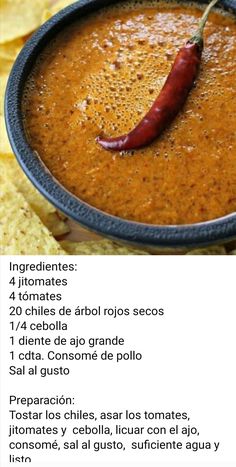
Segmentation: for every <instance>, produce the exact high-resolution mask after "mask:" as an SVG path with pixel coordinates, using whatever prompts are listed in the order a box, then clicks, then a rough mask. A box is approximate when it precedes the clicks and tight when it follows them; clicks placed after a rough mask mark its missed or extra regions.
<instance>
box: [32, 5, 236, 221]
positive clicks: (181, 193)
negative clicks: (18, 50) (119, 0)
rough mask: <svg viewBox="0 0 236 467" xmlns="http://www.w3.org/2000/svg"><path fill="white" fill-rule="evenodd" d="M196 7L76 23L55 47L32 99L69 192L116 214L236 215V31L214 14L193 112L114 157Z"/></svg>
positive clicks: (44, 141) (120, 9) (130, 10)
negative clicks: (113, 147)
mask: <svg viewBox="0 0 236 467" xmlns="http://www.w3.org/2000/svg"><path fill="white" fill-rule="evenodd" d="M201 14H202V11H201V10H200V8H198V7H197V6H190V5H187V6H186V5H184V4H182V5H180V4H174V3H158V2H157V1H139V2H135V1H131V2H126V4H125V6H121V4H120V5H119V4H118V5H117V6H112V7H110V8H107V9H105V10H102V11H100V12H98V13H95V14H93V15H91V16H89V17H87V18H85V19H82V20H80V21H78V22H75V23H74V24H72V25H71V26H69V27H67V28H66V29H65V30H64V31H62V32H61V33H60V34H59V35H58V36H57V37H56V38H55V40H53V41H52V42H51V43H50V44H48V46H47V47H46V49H45V51H44V52H43V53H42V55H41V57H40V59H39V60H38V62H37V63H36V65H35V67H34V70H33V72H32V74H31V76H30V78H29V81H28V83H27V86H26V90H25V96H24V101H23V112H24V120H25V128H26V132H27V135H28V139H29V142H30V144H31V146H32V148H33V149H34V150H36V151H37V152H38V153H39V155H40V157H41V159H42V160H43V161H44V163H45V164H46V166H47V167H48V168H49V170H50V171H51V172H52V174H53V175H54V176H55V177H56V178H57V179H58V180H59V181H60V182H61V184H62V185H63V186H65V187H66V188H67V189H68V190H69V191H70V192H72V193H73V194H75V195H76V196H77V197H79V198H80V199H82V200H84V201H86V202H88V203H89V204H91V205H93V206H95V207H97V208H99V209H101V210H103V211H105V212H108V213H110V214H113V215H115V216H119V217H122V218H125V219H129V220H134V221H138V222H145V223H150V224H163V225H167V224H171V225H173V224H189V223H196V222H201V221H206V220H210V219H214V218H217V217H220V216H224V215H226V214H228V213H231V212H233V211H236V87H235V83H236V22H235V18H234V17H233V16H230V15H229V14H225V15H224V14H220V13H216V12H213V13H211V15H210V18H209V20H208V23H207V26H206V29H205V49H204V53H203V59H202V65H201V70H200V73H199V77H198V79H197V81H196V83H195V86H194V88H193V90H192V92H191V94H190V96H189V98H188V101H187V103H186V105H185V106H184V108H183V110H182V111H181V112H180V114H179V115H178V117H177V118H176V120H175V121H174V123H173V124H172V125H171V126H170V127H169V128H168V129H167V130H166V131H165V132H164V133H163V134H162V136H161V137H159V138H158V139H157V140H156V141H155V142H154V143H153V144H152V145H150V146H149V147H146V148H144V149H142V150H138V151H133V152H132V153H127V154H119V153H118V154H117V153H112V152H107V151H105V150H104V149H102V148H101V147H100V146H99V145H98V144H97V143H96V141H95V138H96V137H97V136H98V135H101V134H105V135H107V136H118V135H119V134H122V133H125V132H128V131H130V130H131V129H132V128H133V127H134V126H135V125H136V124H137V123H138V122H139V121H140V119H141V118H142V116H143V115H144V114H145V113H146V112H147V110H148V109H149V108H150V106H151V104H152V103H153V101H154V100H155V98H156V97H157V95H158V93H159V91H160V89H161V87H162V85H163V83H164V81H165V79H166V77H167V74H168V72H169V71H170V68H171V65H172V63H173V61H174V58H175V55H176V53H177V51H178V50H179V48H180V47H181V46H182V45H184V43H185V42H186V40H188V39H189V38H190V37H191V35H192V34H193V32H194V31H195V29H196V27H197V24H198V20H199V17H200V16H201Z"/></svg>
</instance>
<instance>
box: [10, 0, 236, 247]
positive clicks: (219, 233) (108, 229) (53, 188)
mask: <svg viewBox="0 0 236 467" xmlns="http://www.w3.org/2000/svg"><path fill="white" fill-rule="evenodd" d="M116 1H118V0H80V1H79V2H77V3H74V4H72V5H71V6H69V7H67V8H66V9H64V10H63V11H61V12H60V13H58V14H57V15H56V16H54V17H53V18H52V19H50V20H49V21H48V22H47V23H46V24H44V25H43V26H42V27H41V28H40V29H39V30H38V31H37V32H36V33H35V34H34V35H33V36H32V38H31V39H30V40H29V41H28V42H27V43H26V45H25V47H24V48H23V50H22V51H21V53H20V55H19V56H18V58H17V60H16V62H15V64H14V67H13V69H12V72H11V75H10V78H9V81H8V86H7V91H6V101H5V116H6V125H7V131H8V135H9V139H10V142H11V145H12V149H13V152H14V153H15V155H16V157H17V159H18V161H19V163H20V165H21V167H22V169H23V170H24V172H25V173H26V175H27V176H28V178H29V179H30V180H31V181H32V183H33V184H34V185H35V186H36V188H37V189H38V190H39V191H40V192H41V193H42V194H43V195H44V196H45V197H46V198H47V199H48V200H49V201H51V202H52V203H53V204H54V205H55V206H56V207H57V208H58V209H60V210H61V211H62V212H64V213H65V214H66V215H67V216H69V217H71V218H72V219H74V220H75V221H77V222H78V223H79V224H81V225H83V226H84V227H86V228H88V229H90V230H93V231H95V232H98V233H99V234H102V235H104V236H107V237H110V238H113V239H116V240H119V241H123V242H129V243H132V244H135V245H139V246H142V247H143V248H144V247H152V248H153V247H154V248H157V247H159V248H165V249H172V248H190V247H200V246H204V245H209V244H214V243H222V242H224V241H230V240H232V239H235V238H236V213H233V214H230V215H228V216H226V217H222V218H219V219H215V220H213V221H209V222H202V223H199V224H193V225H180V226H158V225H148V224H142V223H137V222H132V221H128V220H123V219H120V218H118V217H114V216H111V215H109V214H106V213H104V212H102V211H100V210H98V209H96V208H94V207H92V206H90V205H88V204H87V203H85V202H83V201H81V200H79V199H78V198H76V197H75V196H74V195H72V194H71V193H69V192H68V191H67V190H66V189H65V188H64V187H63V186H62V185H61V184H60V183H59V182H58V181H57V180H56V179H55V178H54V177H53V176H52V174H51V173H50V172H49V171H48V169H47V168H46V167H45V165H44V164H43V163H42V161H41V160H40V158H39V156H38V155H37V153H35V152H34V151H33V150H32V149H31V147H30V146H29V144H28V142H27V138H26V135H25V132H24V128H23V123H22V112H21V100H22V91H23V88H24V85H25V82H26V80H27V77H28V75H29V73H30V71H31V69H32V67H33V65H34V63H35V60H36V58H37V56H38V55H39V54H40V52H41V51H42V49H43V48H44V46H45V45H46V44H47V43H48V41H49V40H51V39H52V38H53V37H54V36H55V35H56V34H57V33H58V32H59V31H60V30H62V29H63V28H64V27H65V26H66V25H68V24H69V23H71V22H73V21H74V20H76V19H78V18H81V17H82V16H85V15H88V14H89V13H92V12H94V11H96V10H98V9H99V8H102V7H105V6H108V5H111V4H114V3H115V2H116ZM199 3H204V1H203V0H202V1H200V2H199ZM220 7H221V8H224V9H226V10H231V11H233V12H234V14H236V0H225V1H222V2H221V3H220Z"/></svg>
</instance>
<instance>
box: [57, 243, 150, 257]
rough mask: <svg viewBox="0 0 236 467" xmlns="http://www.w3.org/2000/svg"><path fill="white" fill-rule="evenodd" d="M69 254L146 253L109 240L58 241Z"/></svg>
mask: <svg viewBox="0 0 236 467" xmlns="http://www.w3.org/2000/svg"><path fill="white" fill-rule="evenodd" d="M60 244H61V246H62V248H63V249H64V250H65V251H66V252H67V253H68V254H69V255H148V253H147V252H146V251H142V250H136V249H135V248H131V247H126V246H123V245H119V244H118V243H115V242H112V241H110V240H101V241H99V242H80V243H79V242H68V241H64V242H61V243H60Z"/></svg>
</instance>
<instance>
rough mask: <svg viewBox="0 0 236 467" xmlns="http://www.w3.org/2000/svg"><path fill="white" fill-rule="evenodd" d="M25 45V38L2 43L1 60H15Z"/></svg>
mask: <svg viewBox="0 0 236 467" xmlns="http://www.w3.org/2000/svg"><path fill="white" fill-rule="evenodd" d="M23 45H24V41H23V39H21V38H20V39H16V40H14V41H11V42H7V43H6V44H0V60H8V61H12V62H13V61H14V60H15V59H16V57H17V55H18V54H19V52H20V51H21V49H22V47H23Z"/></svg>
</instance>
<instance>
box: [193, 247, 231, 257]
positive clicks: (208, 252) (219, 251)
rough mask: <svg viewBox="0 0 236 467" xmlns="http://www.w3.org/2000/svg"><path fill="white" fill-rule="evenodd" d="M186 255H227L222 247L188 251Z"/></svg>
mask: <svg viewBox="0 0 236 467" xmlns="http://www.w3.org/2000/svg"><path fill="white" fill-rule="evenodd" d="M187 255H227V252H226V249H225V247H224V246H220V245H214V246H209V247H208V248H199V249H197V250H192V251H189V252H188V253H187Z"/></svg>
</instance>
